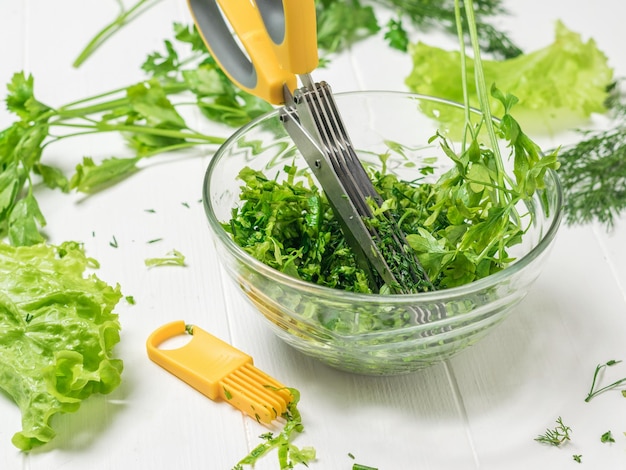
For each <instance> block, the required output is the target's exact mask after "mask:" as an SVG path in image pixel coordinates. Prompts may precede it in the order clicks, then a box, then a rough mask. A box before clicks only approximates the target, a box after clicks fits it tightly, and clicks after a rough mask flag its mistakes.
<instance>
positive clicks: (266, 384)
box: [221, 364, 292, 423]
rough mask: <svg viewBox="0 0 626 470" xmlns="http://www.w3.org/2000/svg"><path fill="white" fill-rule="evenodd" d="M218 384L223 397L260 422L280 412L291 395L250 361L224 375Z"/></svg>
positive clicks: (283, 410) (280, 414) (283, 409)
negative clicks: (220, 386)
mask: <svg viewBox="0 0 626 470" xmlns="http://www.w3.org/2000/svg"><path fill="white" fill-rule="evenodd" d="M221 385H222V391H223V395H222V397H223V398H224V399H225V400H227V401H228V402H229V403H230V404H231V405H233V406H234V407H235V408H238V409H239V410H241V411H242V412H244V413H246V414H247V415H249V416H251V417H252V418H254V419H256V420H257V421H261V422H263V423H270V422H271V421H273V420H274V419H276V418H278V417H280V416H282V415H283V414H284V413H285V412H286V411H287V406H288V405H289V402H290V401H291V399H292V397H291V393H289V391H288V390H287V388H285V386H284V385H283V384H281V383H280V382H278V381H277V380H275V379H274V378H272V377H270V376H269V375H267V374H266V373H265V372H262V371H260V370H259V369H257V368H256V367H254V366H253V365H252V364H245V365H243V366H242V367H240V368H239V369H237V370H236V371H234V372H233V373H231V374H230V375H228V376H227V377H225V378H224V380H222V382H221Z"/></svg>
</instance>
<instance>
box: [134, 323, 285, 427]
mask: <svg viewBox="0 0 626 470" xmlns="http://www.w3.org/2000/svg"><path fill="white" fill-rule="evenodd" d="M185 333H188V329H187V327H186V325H185V323H184V322H183V321H177V322H172V323H169V324H167V325H164V326H162V327H160V328H158V329H157V330H156V331H154V332H153V333H152V334H151V335H150V337H149V338H148V341H147V345H146V346H147V349H148V356H149V357H150V359H152V360H153V361H154V362H156V363H157V364H159V365H160V366H161V367H163V368H164V369H166V370H167V371H169V372H171V373H172V374H174V375H175V376H177V377H178V378H179V379H181V380H183V381H184V382H186V383H188V384H189V385H191V386H192V387H194V388H195V389H196V390H198V391H200V392H202V393H203V394H204V395H206V396H207V397H209V398H210V399H211V400H216V399H218V398H222V399H224V400H225V401H227V402H228V403H230V404H231V405H233V406H234V407H235V408H238V409H239V410H241V411H242V412H244V413H245V414H247V415H249V416H251V417H252V418H254V419H256V420H257V421H259V422H262V423H266V424H269V423H270V422H272V421H273V420H275V419H276V418H279V417H280V416H282V415H283V414H284V413H285V412H286V411H287V407H288V405H289V403H290V402H291V401H292V400H293V396H292V395H291V392H290V391H289V389H287V388H286V387H285V386H284V385H283V384H281V383H280V382H278V381H277V380H276V379H274V378H272V377H270V376H269V375H267V374H266V373H265V372H262V371H260V370H259V369H257V368H256V367H254V365H253V364H252V358H251V357H250V356H248V355H247V354H245V353H243V352H242V351H240V350H238V349H236V348H234V347H233V346H231V345H230V344H228V343H225V342H224V341H222V340H220V339H219V338H216V337H215V336H213V335H211V334H209V333H207V332H206V331H204V330H202V329H200V328H198V327H193V328H192V336H193V338H192V339H191V341H189V342H188V343H187V344H186V345H185V346H183V347H181V348H178V349H161V348H159V345H160V344H161V343H162V342H164V341H165V340H167V339H169V338H172V337H175V336H178V335H183V334H185Z"/></svg>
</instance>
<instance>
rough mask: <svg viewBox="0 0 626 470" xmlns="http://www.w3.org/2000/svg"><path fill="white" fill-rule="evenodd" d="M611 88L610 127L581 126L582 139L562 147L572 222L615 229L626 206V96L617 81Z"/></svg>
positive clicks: (562, 169) (566, 212) (562, 174)
mask: <svg viewBox="0 0 626 470" xmlns="http://www.w3.org/2000/svg"><path fill="white" fill-rule="evenodd" d="M609 92H610V93H609V98H608V100H607V102H606V106H607V109H609V114H608V115H609V117H611V125H610V128H608V129H602V130H593V131H582V130H581V131H579V133H580V136H581V138H580V140H579V141H578V142H576V143H573V144H571V145H568V146H565V147H563V148H562V149H561V150H560V151H559V162H560V164H561V166H560V168H559V170H558V172H559V176H560V179H561V183H562V185H563V193H564V205H563V209H564V215H565V222H566V223H567V224H568V225H576V224H586V223H590V222H594V221H595V222H600V223H601V224H603V225H605V226H606V228H607V229H611V228H612V227H613V225H614V223H615V219H616V218H617V217H618V216H619V215H620V214H621V213H622V212H623V211H624V210H626V99H624V97H623V96H621V93H620V91H619V88H618V83H617V82H616V83H614V84H613V85H612V86H611V89H610V90H609Z"/></svg>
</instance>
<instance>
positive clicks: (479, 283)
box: [202, 90, 563, 325]
mask: <svg viewBox="0 0 626 470" xmlns="http://www.w3.org/2000/svg"><path fill="white" fill-rule="evenodd" d="M354 95H365V96H376V95H391V96H394V97H397V98H403V99H414V100H417V101H430V102H437V103H442V104H446V105H452V106H455V107H461V108H462V107H463V105H462V104H461V103H458V102H455V101H451V100H448V99H444V98H438V97H433V96H428V95H422V94H418V93H411V92H402V91H382V90H368V91H350V92H341V93H335V94H334V96H335V97H336V98H338V100H339V101H341V99H342V98H343V97H348V96H354ZM472 109H473V111H474V112H480V111H479V110H477V109H475V108H472ZM278 113H279V110H278V109H275V110H272V111H269V112H267V113H265V114H262V115H260V116H258V117H256V118H255V119H253V120H252V121H250V122H249V123H247V124H246V125H244V126H243V127H241V128H239V129H238V130H237V131H235V132H234V133H233V134H232V135H231V136H230V137H229V138H228V139H227V140H226V141H225V142H224V143H223V144H222V145H220V147H219V148H218V150H217V151H216V152H215V154H214V155H213V156H212V157H211V160H210V161H209V164H208V166H207V169H206V173H205V177H204V180H203V187H202V200H203V205H204V210H205V214H206V216H207V219H208V222H209V225H210V227H211V229H212V230H211V231H212V233H213V235H214V236H216V237H217V238H218V239H220V240H221V242H222V246H223V247H225V248H226V249H228V251H229V252H230V253H231V254H232V255H234V256H235V258H237V259H238V260H239V261H241V262H243V263H244V264H246V265H247V266H248V267H250V268H252V269H254V270H255V271H256V272H258V273H259V274H261V275H263V276H265V277H266V278H268V279H270V280H272V281H275V282H278V283H280V284H286V285H288V286H289V287H292V288H296V289H298V290H300V291H303V292H307V293H308V294H314V295H315V294H317V295H319V296H320V297H323V298H328V297H332V296H336V295H338V294H340V295H341V297H342V299H343V300H344V301H346V302H359V303H374V304H381V303H385V304H389V305H392V304H407V303H410V304H415V303H422V302H428V303H431V302H437V301H441V300H442V298H445V299H448V300H451V299H455V298H460V297H466V296H467V295H468V294H471V293H474V292H477V291H480V290H482V289H484V288H487V287H489V286H493V285H496V284H498V283H499V282H500V281H502V280H504V279H506V278H509V277H511V276H512V275H513V274H514V273H516V272H519V271H521V270H522V269H523V268H524V267H525V266H527V265H529V264H531V263H532V261H534V260H535V259H536V258H537V257H539V256H540V255H541V254H542V253H543V252H544V251H546V250H547V248H548V247H549V246H550V244H551V242H552V240H553V239H554V238H555V236H556V233H557V232H558V229H559V226H560V224H561V219H562V217H563V210H562V208H563V188H562V185H561V182H560V179H559V176H558V174H557V172H556V171H554V170H552V169H549V170H548V171H547V172H546V175H549V177H550V179H551V180H552V183H553V184H554V189H555V191H556V205H555V208H554V212H555V214H554V215H553V216H552V221H551V223H550V226H549V227H548V230H547V231H546V232H545V234H544V235H543V237H542V238H541V239H540V240H539V242H538V243H537V245H536V246H535V247H533V248H532V250H531V251H529V252H528V253H526V254H525V255H524V256H522V257H521V258H518V259H517V260H515V261H514V262H513V264H511V265H510V266H508V267H506V268H505V269H503V270H501V271H498V272H496V273H494V274H491V275H489V276H487V277H484V278H482V279H479V280H476V281H472V282H470V283H468V284H464V285H461V286H457V287H450V288H446V289H440V290H435V291H429V292H418V293H414V294H377V293H360V292H351V291H346V290H342V289H336V288H332V287H326V286H322V285H319V284H314V283H311V282H308V281H304V280H302V279H298V278H295V277H292V276H289V275H288V274H284V273H282V272H280V271H278V270H276V269H274V268H272V267H270V266H268V265H266V264H265V263H263V262H262V261H259V260H258V259H256V258H254V257H253V256H252V255H250V254H248V253H247V252H246V251H245V250H244V249H243V248H241V247H240V246H239V245H237V244H236V243H235V242H234V241H233V239H232V238H231V237H230V235H229V234H228V233H227V232H226V231H225V230H224V229H223V228H222V226H221V223H220V221H219V220H218V218H217V216H216V214H215V211H214V210H213V207H212V203H211V198H210V190H209V181H210V179H211V176H212V175H213V173H214V172H215V170H216V168H217V165H218V163H219V161H220V159H221V156H222V155H223V154H224V153H225V151H226V149H227V148H228V147H230V146H231V145H232V144H233V142H235V141H237V140H238V139H239V138H240V137H241V136H242V135H243V134H245V133H246V132H248V130H249V129H250V128H252V127H255V126H257V125H258V124H259V123H261V122H263V121H266V120H269V119H272V118H274V117H275V116H278ZM494 119H495V120H496V121H498V119H497V118H494ZM435 323H437V321H434V322H429V324H431V325H432V324H435Z"/></svg>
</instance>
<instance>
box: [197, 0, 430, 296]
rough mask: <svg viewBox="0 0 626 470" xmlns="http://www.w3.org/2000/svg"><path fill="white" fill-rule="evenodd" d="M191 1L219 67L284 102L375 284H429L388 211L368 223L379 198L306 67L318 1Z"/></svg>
mask: <svg viewBox="0 0 626 470" xmlns="http://www.w3.org/2000/svg"><path fill="white" fill-rule="evenodd" d="M188 3H189V7H190V10H191V12H192V16H193V17H194V22H195V24H196V27H197V28H198V31H199V33H200V35H201V36H202V38H203V40H204V42H205V43H206V45H207V47H208V49H209V51H210V52H211V54H212V56H213V58H214V59H215V60H216V61H217V63H218V64H219V65H220V67H221V68H222V70H223V71H224V73H225V74H226V75H227V76H228V77H229V78H230V79H231V80H232V81H233V82H234V83H236V84H237V85H238V86H239V87H240V88H242V89H243V90H245V91H248V92H249V93H252V94H254V95H256V96H258V97H260V98H262V99H264V100H266V101H268V102H270V103H272V104H274V105H280V106H281V107H280V110H279V115H280V119H281V121H282V123H283V125H284V127H285V129H286V131H287V132H288V134H289V135H290V136H291V138H292V139H293V141H294V143H295V144H296V147H297V148H298V150H299V151H300V153H301V154H302V155H303V157H304V158H305V160H306V161H307V164H308V166H309V167H310V169H311V171H312V172H313V174H314V175H315V177H316V178H317V180H318V181H319V183H320V185H321V187H322V189H323V190H324V192H325V194H326V196H327V198H328V200H329V203H330V204H331V207H332V208H333V210H334V212H335V215H336V216H337V218H338V220H339V221H340V224H341V228H342V231H343V233H344V236H345V237H346V240H347V241H348V243H349V244H350V247H351V248H352V250H353V252H354V253H355V257H356V261H357V263H358V265H359V266H360V267H362V268H363V269H364V270H365V271H366V272H367V273H368V276H369V279H370V280H371V281H370V284H371V286H372V289H373V290H374V291H375V292H377V291H379V290H380V288H381V287H382V286H383V285H385V286H387V288H388V289H390V291H391V292H394V293H408V292H416V291H425V290H431V288H432V285H431V283H430V281H429V280H428V277H427V275H426V273H425V271H424V270H423V268H422V266H421V265H420V263H419V261H418V260H417V258H416V257H415V255H414V254H412V252H411V250H410V249H409V248H408V244H407V243H406V240H405V238H404V234H403V232H402V231H401V230H400V228H399V226H398V224H397V222H396V221H395V219H394V218H393V216H387V215H384V214H383V215H382V216H380V215H376V217H378V218H379V219H380V217H385V221H384V224H381V225H380V226H381V227H384V228H385V233H384V234H383V233H379V231H378V230H377V229H376V228H374V227H373V226H372V224H369V223H368V220H371V219H372V218H373V217H374V214H373V210H372V203H373V204H375V205H378V206H380V205H381V204H382V200H381V198H380V196H379V194H378V193H377V192H376V190H375V188H374V186H373V184H372V182H371V180H370V178H369V176H368V175H367V172H366V170H365V169H364V168H363V166H362V164H361V162H360V160H359V158H358V156H357V155H356V152H355V150H354V147H353V145H352V142H351V140H350V138H349V136H348V133H347V131H346V128H345V126H344V123H343V121H342V119H341V116H340V114H339V110H338V109H337V105H336V103H335V100H334V98H333V95H332V92H331V89H330V87H329V85H328V84H327V83H326V82H320V83H316V82H314V81H313V79H312V78H311V75H310V73H311V72H312V71H313V70H315V69H316V68H317V66H318V62H319V59H318V50H317V32H316V27H317V26H316V18H315V15H316V13H315V1H314V0H188ZM228 23H230V26H229V25H228ZM231 28H232V31H231ZM233 33H234V34H233ZM298 81H299V82H300V84H301V86H300V87H298ZM383 236H384V237H385V243H384V244H383ZM383 245H384V248H383ZM407 286H411V287H410V288H408V287H407Z"/></svg>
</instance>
